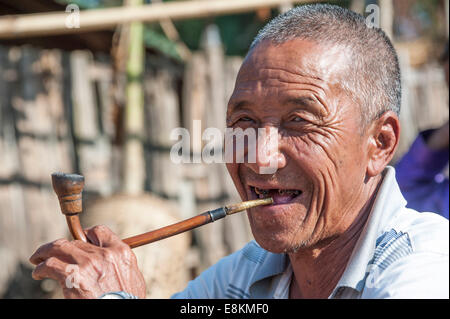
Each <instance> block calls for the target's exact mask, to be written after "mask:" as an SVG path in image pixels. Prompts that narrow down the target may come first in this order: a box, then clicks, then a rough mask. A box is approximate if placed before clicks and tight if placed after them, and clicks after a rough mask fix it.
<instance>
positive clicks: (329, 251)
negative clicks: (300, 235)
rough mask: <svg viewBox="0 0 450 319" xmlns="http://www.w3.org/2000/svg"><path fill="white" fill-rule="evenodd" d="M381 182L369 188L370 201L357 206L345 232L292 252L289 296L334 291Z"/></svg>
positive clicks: (322, 295)
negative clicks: (360, 206) (358, 207)
mask: <svg viewBox="0 0 450 319" xmlns="http://www.w3.org/2000/svg"><path fill="white" fill-rule="evenodd" d="M381 181H382V178H380V179H379V180H377V181H376V182H375V183H373V187H370V189H368V190H367V194H365V195H366V196H367V197H366V198H368V200H367V201H366V203H365V204H364V206H363V207H362V208H360V209H356V212H357V213H356V214H355V218H354V219H353V222H352V223H351V224H350V225H349V227H348V228H347V229H346V231H344V232H343V233H342V234H341V235H339V236H336V237H335V238H328V239H326V240H323V241H321V242H319V243H317V244H316V245H314V246H313V247H308V248H304V249H300V250H298V251H297V252H295V253H289V254H288V255H289V259H290V262H291V265H292V270H293V277H292V281H291V286H290V289H289V291H290V293H289V298H328V296H329V295H330V294H331V293H332V291H333V289H334V288H335V287H336V285H337V283H338V282H339V279H340V278H341V276H342V274H343V273H344V271H345V268H346V266H347V263H348V261H349V259H350V256H351V254H352V252H353V249H354V247H355V244H356V242H357V241H358V238H359V236H360V235H361V232H362V230H363V228H364V225H365V224H366V221H367V218H368V216H369V214H370V212H371V210H372V206H373V202H374V200H375V197H376V194H377V190H378V187H379V185H381Z"/></svg>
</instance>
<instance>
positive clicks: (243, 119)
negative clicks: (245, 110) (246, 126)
mask: <svg viewBox="0 0 450 319" xmlns="http://www.w3.org/2000/svg"><path fill="white" fill-rule="evenodd" d="M238 121H244V122H250V121H253V120H252V119H251V118H249V117H246V116H244V117H241V118H240V119H239V120H238Z"/></svg>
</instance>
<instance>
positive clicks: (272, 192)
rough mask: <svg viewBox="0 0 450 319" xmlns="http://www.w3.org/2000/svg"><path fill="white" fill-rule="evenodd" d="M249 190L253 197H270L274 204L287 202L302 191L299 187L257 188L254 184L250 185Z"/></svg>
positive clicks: (293, 199)
mask: <svg viewBox="0 0 450 319" xmlns="http://www.w3.org/2000/svg"><path fill="white" fill-rule="evenodd" d="M250 190H251V192H252V197H253V198H255V199H257V198H267V197H272V198H273V203H274V204H275V205H276V204H289V203H291V202H293V201H295V199H296V198H297V197H299V196H301V195H302V193H303V192H302V191H301V190H299V189H280V188H259V187H255V186H250Z"/></svg>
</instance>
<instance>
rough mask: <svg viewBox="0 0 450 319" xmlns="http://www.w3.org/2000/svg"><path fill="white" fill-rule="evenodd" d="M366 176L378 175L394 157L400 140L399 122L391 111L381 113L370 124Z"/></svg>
mask: <svg viewBox="0 0 450 319" xmlns="http://www.w3.org/2000/svg"><path fill="white" fill-rule="evenodd" d="M368 134H369V145H368V156H369V161H368V163H367V175H369V176H371V177H373V176H376V175H378V174H380V173H381V172H382V171H383V169H384V168H385V167H386V166H387V165H388V164H389V162H390V161H391V159H392V157H393V156H394V153H395V150H396V149H397V146H398V141H399V138H400V121H399V119H398V116H397V114H395V113H394V112H392V111H388V112H385V113H383V115H381V116H380V117H379V118H378V119H377V120H375V121H373V122H372V124H370V127H369V130H368Z"/></svg>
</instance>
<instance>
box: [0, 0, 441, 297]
mask: <svg viewBox="0 0 450 319" xmlns="http://www.w3.org/2000/svg"><path fill="white" fill-rule="evenodd" d="M160 2H172V3H177V6H176V8H175V9H173V10H174V11H173V12H178V13H183V12H185V13H186V16H182V14H181V15H180V14H178V16H177V18H173V19H171V18H168V17H166V16H161V17H160V18H158V17H156V18H155V19H153V20H152V21H150V22H149V21H145V22H139V21H132V22H126V23H111V19H108V18H111V17H113V16H114V14H112V13H107V12H106V11H104V10H105V9H107V8H121V7H122V8H124V7H133V6H140V5H147V7H146V8H148V9H145V10H153V8H154V7H156V6H161V5H165V3H163V4H161V3H160ZM208 2H209V3H214V2H217V1H216V0H203V1H196V2H195V3H194V4H192V1H189V0H186V1H181V0H178V1H162V0H159V1H156V0H153V1H149V0H124V1H122V0H78V1H74V0H72V1H66V0H33V1H28V0H0V297H1V298H61V297H62V294H61V291H60V289H59V287H58V285H57V284H56V283H55V282H53V281H52V280H44V281H34V280H32V278H31V271H32V269H33V268H32V265H31V264H30V263H29V262H28V258H29V257H30V255H31V254H32V253H33V252H34V251H35V249H36V248H37V247H38V246H39V245H41V244H43V243H46V242H49V241H53V240H55V239H57V238H61V237H67V238H69V236H70V235H69V234H68V229H67V225H66V222H65V218H64V217H63V216H62V214H61V212H60V208H59V204H58V201H57V197H56V195H55V194H54V192H53V190H52V186H51V179H50V175H51V173H53V172H57V171H61V172H72V173H78V174H82V175H83V176H84V177H85V188H84V192H83V198H84V202H83V206H84V211H83V214H82V216H81V217H82V224H83V226H84V227H90V226H93V225H97V224H105V225H108V226H109V227H110V228H112V229H113V230H114V231H115V232H117V233H118V234H119V235H120V236H121V237H127V236H131V235H135V234H139V233H142V232H146V231H149V230H152V229H155V228H158V227H162V226H165V225H167V224H171V223H173V222H176V221H178V220H181V219H184V218H188V217H191V216H194V215H196V214H199V213H201V212H204V211H206V210H210V209H214V208H217V207H219V206H223V205H225V204H229V203H232V202H238V201H239V197H238V195H237V192H236V190H235V189H234V186H233V184H232V182H231V179H230V178H229V177H228V174H227V172H226V170H225V167H224V165H223V164H174V163H172V162H171V160H170V155H169V152H170V148H171V147H172V145H173V144H174V143H175V141H172V140H170V132H171V130H172V129H173V128H176V127H185V128H187V129H188V130H190V131H191V130H192V126H193V120H201V121H202V122H201V123H202V128H201V129H202V131H203V130H204V129H206V128H207V127H216V128H219V129H221V130H222V129H224V127H225V110H226V104H227V100H228V98H229V97H230V94H231V92H232V90H233V86H234V80H235V77H236V74H237V72H238V69H239V67H240V64H241V62H242V59H243V57H244V56H245V54H246V52H247V50H248V47H249V45H250V43H251V41H252V39H253V37H254V36H255V35H256V33H257V32H258V30H259V29H260V28H261V27H262V26H263V25H265V24H266V23H267V22H268V21H269V20H270V19H271V18H273V17H275V16H276V15H278V14H279V13H280V12H283V11H285V10H288V9H289V8H292V7H293V6H296V5H302V4H304V3H311V2H314V1H286V0H285V1H281V0H280V1H266V0H261V1H259V2H258V1H249V2H248V3H251V4H250V5H248V6H247V7H246V8H244V9H240V10H235V9H231V7H232V5H233V4H236V3H237V2H240V3H245V2H246V1H245V0H242V1H234V0H230V1H225V2H226V4H225V5H222V6H221V9H220V10H216V11H215V12H214V13H211V11H205V8H207V6H206V3H208ZM321 2H327V3H332V4H337V5H340V6H343V7H347V8H350V9H352V10H354V11H356V12H359V13H361V14H363V15H365V16H367V15H368V14H370V12H365V11H366V7H367V5H369V4H377V5H378V7H379V9H380V24H381V27H382V28H383V29H384V30H385V31H386V32H387V34H388V35H389V36H390V37H391V39H392V41H393V43H394V45H395V47H396V49H397V51H398V54H399V58H400V62H401V68H402V77H403V78H402V81H403V105H402V112H401V124H402V135H401V141H400V146H399V149H398V152H397V154H396V156H395V159H394V161H393V164H395V162H396V161H397V160H398V159H399V158H400V156H401V155H403V154H404V153H405V151H406V150H407V149H408V147H409V146H410V144H411V143H412V141H413V140H414V138H415V137H416V135H417V133H418V132H419V131H420V130H423V129H426V128H432V127H437V126H439V125H441V124H443V123H444V122H446V121H447V119H448V90H447V86H446V84H445V79H444V72H443V69H442V66H441V65H440V64H439V62H438V58H439V55H440V54H441V53H442V50H443V48H444V45H445V42H446V40H447V38H448V23H449V15H448V14H449V1H448V0H392V1H391V0H378V1H376V0H371V1H369V0H348V1H321ZM221 3H222V4H223V3H224V1H221ZM68 5H70V6H68ZM74 5H75V6H74ZM192 5H194V6H192ZM152 6H153V8H152ZM227 6H229V8H228V7H227ZM188 8H189V10H191V9H192V8H194V10H193V11H192V10H191V11H189V10H187V9H188ZM78 9H79V10H80V11H81V12H83V11H84V10H89V11H93V12H97V15H96V17H95V22H96V23H95V25H94V24H93V25H94V26H93V27H91V28H89V29H88V28H84V27H83V19H82V18H81V20H80V28H79V29H77V28H76V22H77V20H76V16H74V15H73V14H76V13H77V10H78ZM94 10H96V11H94ZM139 11H140V12H143V11H144V9H141V10H139ZM139 11H136V12H139ZM51 12H56V13H60V14H64V15H65V17H68V18H67V19H71V18H73V17H75V18H74V19H72V20H66V22H67V21H68V22H69V26H68V25H67V23H66V26H59V27H58V26H56V27H54V26H53V25H52V15H48V14H47V13H51ZM171 12H172V11H171ZM189 12H190V13H189ZM31 13H33V14H41V15H38V16H36V17H35V19H34V20H32V19H31V20H26V19H24V20H21V24H18V23H16V24H14V19H17V18H22V17H23V18H26V17H28V16H27V15H28V14H31ZM118 16H119V18H120V11H119V14H118ZM136 16H138V13H136ZM116 18H117V15H116ZM119 18H117V19H119ZM36 19H38V20H36ZM36 21H37V24H36ZM118 21H119V20H118ZM33 23H34V24H33ZM71 23H72V24H71ZM1 26H3V27H4V28H3V30H2V27H1ZM73 26H75V28H72V27H73ZM6 27H7V29H5V28H6ZM5 30H7V31H5ZM191 136H192V133H191ZM203 143H205V142H203ZM191 145H195V143H192V142H191ZM191 151H192V152H193V153H197V152H201V144H200V145H199V146H198V148H197V149H196V148H195V147H193V148H192V149H191ZM251 239H252V234H251V232H250V229H249V226H248V223H247V218H246V215H245V214H240V215H239V214H237V215H234V216H233V217H229V218H227V219H224V220H222V221H220V222H217V223H213V224H209V225H207V226H203V227H201V228H199V229H197V230H195V231H192V232H189V233H185V234H182V235H178V236H175V237H173V238H170V239H166V240H163V241H160V242H157V243H154V244H150V245H147V246H143V247H140V248H137V249H135V250H134V251H135V253H136V255H137V258H138V260H139V265H140V268H141V270H142V271H143V273H144V276H145V278H146V281H147V289H148V294H147V296H148V298H167V297H169V296H170V295H171V294H173V293H174V292H177V291H179V290H181V289H183V288H184V287H185V285H186V283H187V281H188V280H190V279H192V278H194V277H195V276H196V275H198V274H199V273H200V272H201V271H203V270H204V269H205V268H207V267H209V266H210V265H212V264H214V263H215V262H216V261H218V260H219V259H220V258H221V257H223V256H225V255H227V254H229V253H231V252H234V251H236V250H238V249H240V248H241V247H242V246H244V245H245V244H246V243H247V242H248V241H249V240H251Z"/></svg>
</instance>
